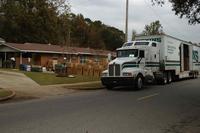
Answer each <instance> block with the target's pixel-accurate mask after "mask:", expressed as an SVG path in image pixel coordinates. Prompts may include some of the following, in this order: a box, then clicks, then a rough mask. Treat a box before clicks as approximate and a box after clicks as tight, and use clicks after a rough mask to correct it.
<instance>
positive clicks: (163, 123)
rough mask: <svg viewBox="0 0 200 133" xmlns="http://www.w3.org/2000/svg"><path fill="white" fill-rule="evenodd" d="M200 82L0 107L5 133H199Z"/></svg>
mask: <svg viewBox="0 0 200 133" xmlns="http://www.w3.org/2000/svg"><path fill="white" fill-rule="evenodd" d="M198 131H199V132H200V79H191V80H184V81H179V82H175V83H171V84H169V85H165V86H162V85H149V86H147V87H145V88H144V89H143V90H140V91H134V90H131V89H130V88H118V89H116V90H94V91H80V92H79V93H71V94H66V95H65V96H59V97H52V98H46V99H39V100H31V101H25V102H18V103H8V104H0V132H1V133H179V132H180V133H186V132H187V133H198Z"/></svg>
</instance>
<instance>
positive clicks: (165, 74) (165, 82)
mask: <svg viewBox="0 0 200 133" xmlns="http://www.w3.org/2000/svg"><path fill="white" fill-rule="evenodd" d="M167 79H168V78H167V73H166V72H165V73H163V78H162V85H165V84H167V81H168V80H167Z"/></svg>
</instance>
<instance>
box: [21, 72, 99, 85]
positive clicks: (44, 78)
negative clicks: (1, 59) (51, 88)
mask: <svg viewBox="0 0 200 133" xmlns="http://www.w3.org/2000/svg"><path fill="white" fill-rule="evenodd" d="M24 74H25V75H26V76H28V77H30V78H31V79H32V80H34V81H35V82H37V83H38V84H40V85H54V84H72V83H80V82H90V81H99V80H100V78H99V77H92V76H81V75H76V76H75V78H68V77H56V75H55V74H51V73H41V72H24Z"/></svg>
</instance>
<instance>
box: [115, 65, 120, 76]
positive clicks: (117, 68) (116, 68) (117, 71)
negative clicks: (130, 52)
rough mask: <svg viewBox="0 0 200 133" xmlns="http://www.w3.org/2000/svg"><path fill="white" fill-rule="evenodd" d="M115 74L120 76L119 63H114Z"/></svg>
mask: <svg viewBox="0 0 200 133" xmlns="http://www.w3.org/2000/svg"><path fill="white" fill-rule="evenodd" d="M115 76H120V65H119V64H116V65H115Z"/></svg>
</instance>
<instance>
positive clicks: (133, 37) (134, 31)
mask: <svg viewBox="0 0 200 133" xmlns="http://www.w3.org/2000/svg"><path fill="white" fill-rule="evenodd" d="M136 36H137V32H136V30H132V40H135V38H136Z"/></svg>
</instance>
